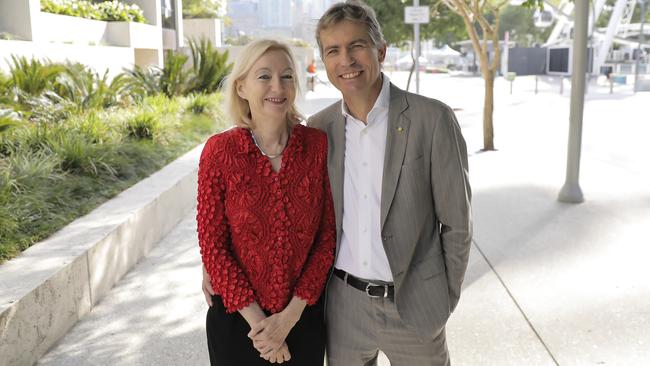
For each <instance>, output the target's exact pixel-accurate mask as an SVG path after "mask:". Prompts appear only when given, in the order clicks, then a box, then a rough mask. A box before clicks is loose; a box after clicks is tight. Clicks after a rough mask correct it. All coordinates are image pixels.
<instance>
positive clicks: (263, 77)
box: [257, 75, 271, 80]
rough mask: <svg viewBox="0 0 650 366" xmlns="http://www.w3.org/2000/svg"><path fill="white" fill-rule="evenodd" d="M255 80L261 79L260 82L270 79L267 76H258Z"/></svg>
mask: <svg viewBox="0 0 650 366" xmlns="http://www.w3.org/2000/svg"><path fill="white" fill-rule="evenodd" d="M257 78H258V79H262V80H269V79H270V78H271V77H270V76H268V75H260V76H258V77H257Z"/></svg>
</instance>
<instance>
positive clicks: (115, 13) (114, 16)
mask: <svg viewBox="0 0 650 366" xmlns="http://www.w3.org/2000/svg"><path fill="white" fill-rule="evenodd" d="M96 7H97V10H98V11H99V13H100V20H106V21H109V22H111V21H122V22H136V23H146V22H147V20H146V19H145V17H144V13H143V12H142V9H140V7H139V6H137V5H136V4H131V5H129V4H125V3H122V2H119V1H116V0H113V1H105V2H101V3H99V4H97V5H96Z"/></svg>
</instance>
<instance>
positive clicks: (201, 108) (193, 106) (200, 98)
mask: <svg viewBox="0 0 650 366" xmlns="http://www.w3.org/2000/svg"><path fill="white" fill-rule="evenodd" d="M209 108H210V99H209V98H208V97H207V96H206V95H204V94H195V95H192V96H191V97H190V100H189V102H188V104H187V108H186V109H187V110H189V111H191V112H192V113H194V114H203V113H205V112H207V111H208V109H209Z"/></svg>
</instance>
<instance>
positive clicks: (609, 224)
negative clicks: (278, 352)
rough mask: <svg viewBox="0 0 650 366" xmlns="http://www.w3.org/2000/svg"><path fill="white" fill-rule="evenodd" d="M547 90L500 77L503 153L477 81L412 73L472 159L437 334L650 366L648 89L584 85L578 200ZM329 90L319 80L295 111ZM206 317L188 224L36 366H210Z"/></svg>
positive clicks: (572, 361) (567, 359) (501, 351)
mask: <svg viewBox="0 0 650 366" xmlns="http://www.w3.org/2000/svg"><path fill="white" fill-rule="evenodd" d="M391 78H392V80H394V81H395V82H396V83H397V84H398V85H400V86H404V85H405V80H406V76H405V75H404V74H403V73H395V74H392V75H391ZM557 82H558V80H557V79H552V78H544V79H543V80H541V81H540V83H539V88H540V90H541V91H540V93H539V94H537V95H536V94H534V92H533V90H534V79H533V78H518V79H517V80H516V81H515V85H514V94H513V95H510V94H509V86H508V84H507V83H506V82H504V81H503V80H501V79H499V80H497V84H496V91H497V96H496V111H495V121H496V122H495V133H496V139H495V144H496V147H497V149H498V151H495V152H487V153H482V152H478V151H479V150H480V148H481V141H482V140H481V139H482V137H481V110H482V94H483V91H482V81H481V80H480V79H478V78H468V77H449V76H446V75H428V74H427V75H423V76H422V90H421V91H422V94H425V95H429V96H434V97H438V98H440V99H442V100H444V101H446V102H447V103H448V104H450V105H451V106H452V107H454V108H459V109H460V110H459V112H458V117H459V120H460V122H461V125H462V128H463V132H464V134H465V136H466V139H467V141H468V146H469V151H470V154H471V155H470V165H471V166H470V170H471V171H470V173H471V183H472V187H473V191H474V199H473V203H474V218H475V236H474V238H475V242H474V245H473V247H472V252H471V257H470V266H469V270H468V273H467V277H466V280H465V284H464V288H465V289H464V292H463V296H462V298H461V302H460V304H459V307H458V308H457V310H456V311H455V313H454V314H453V315H452V318H451V320H450V322H449V326H448V337H449V347H450V351H451V355H452V360H453V363H454V365H556V364H559V365H625V366H628V365H648V364H650V281H649V280H648V279H649V278H650V266H648V265H647V262H648V259H649V258H650V239H648V235H647V232H648V227H650V168H649V167H650V153H649V152H648V150H647V147H646V146H648V145H647V140H648V138H650V113H649V112H648V110H649V109H648V105H650V93H645V94H637V95H633V94H632V93H631V92H630V88H629V87H625V86H622V87H617V90H616V93H615V94H613V95H610V94H608V88H607V87H606V86H592V87H591V88H590V94H589V96H588V99H587V104H586V108H585V119H584V121H585V122H584V135H583V149H582V169H581V184H582V189H583V191H584V194H585V198H586V202H585V203H583V204H579V205H572V204H563V203H559V202H557V200H556V197H557V193H558V192H559V189H560V187H561V186H562V183H563V182H564V173H565V162H566V144H567V132H568V115H569V113H568V108H569V99H568V98H569V97H568V95H569V90H568V89H569V88H568V87H569V82H568V80H567V81H566V85H565V88H564V95H563V96H561V95H559V86H558V84H557ZM337 95H338V93H337V92H336V90H334V89H332V88H331V87H330V88H328V87H326V86H322V85H319V86H318V89H317V91H316V93H309V94H308V96H307V101H305V102H303V107H304V109H306V110H307V112H310V111H313V110H317V109H318V108H322V107H323V106H325V105H327V104H329V102H331V101H333V100H335V98H336V97H337ZM205 311H206V305H205V303H204V299H203V296H202V294H201V291H200V258H199V254H198V247H197V243H196V234H195V222H194V213H191V214H190V215H188V216H187V218H186V219H185V220H184V221H183V222H182V223H180V224H179V225H178V227H176V229H175V230H174V231H173V232H172V233H170V234H169V235H168V236H167V237H166V238H165V239H164V240H163V241H162V242H161V243H160V244H159V245H158V246H157V247H156V248H155V249H154V250H153V251H152V252H151V253H150V255H149V256H148V257H146V258H145V259H144V260H142V262H141V263H139V264H138V265H137V266H136V267H135V268H134V269H133V270H132V271H131V272H130V273H129V274H127V275H126V276H125V277H124V278H123V279H122V280H121V281H120V282H119V283H118V284H117V285H116V287H115V288H114V289H113V290H112V291H111V293H110V294H109V295H108V296H107V297H106V298H105V299H104V300H102V302H101V303H100V304H99V305H98V306H97V307H96V308H95V309H94V310H93V312H92V313H90V314H89V315H87V316H86V317H85V318H84V319H83V320H82V321H80V322H79V323H78V324H77V325H76V326H75V327H74V328H73V329H72V330H71V331H70V332H69V334H68V335H67V336H66V337H65V338H64V339H63V340H62V341H61V342H60V344H59V345H58V346H57V347H55V348H54V349H52V350H51V351H50V352H49V353H48V354H47V355H46V356H44V357H43V358H42V359H41V362H40V363H39V365H48V366H51V365H80V366H81V365H207V364H208V360H207V348H206V342H205V339H204V324H203V323H204V319H205V318H204V316H205ZM380 365H382V366H386V365H389V363H388V362H387V361H386V360H385V359H382V361H381V362H380Z"/></svg>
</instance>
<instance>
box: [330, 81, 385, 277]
mask: <svg viewBox="0 0 650 366" xmlns="http://www.w3.org/2000/svg"><path fill="white" fill-rule="evenodd" d="M382 77H383V83H382V87H381V92H380V93H379V97H377V100H376V101H375V105H374V106H373V107H372V109H371V110H370V112H369V113H368V117H367V122H368V124H367V125H366V124H364V123H363V122H361V121H359V120H357V119H356V118H354V117H353V116H352V115H350V113H349V112H348V108H347V106H346V105H345V103H341V104H342V113H343V116H344V117H345V176H344V180H343V230H342V234H341V244H340V247H339V252H338V255H337V259H336V263H335V267H336V268H339V269H342V270H344V271H346V272H348V273H350V274H352V275H354V276H357V277H361V278H365V279H367V280H381V281H386V282H392V281H393V275H392V273H391V271H390V265H389V264H388V258H387V257H386V251H385V250H384V246H383V244H382V241H381V228H380V222H379V220H380V218H379V216H380V209H381V184H382V177H383V173H384V154H385V152H386V134H387V128H388V106H389V103H390V87H389V83H390V81H389V80H388V77H387V76H386V75H384V74H382Z"/></svg>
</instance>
